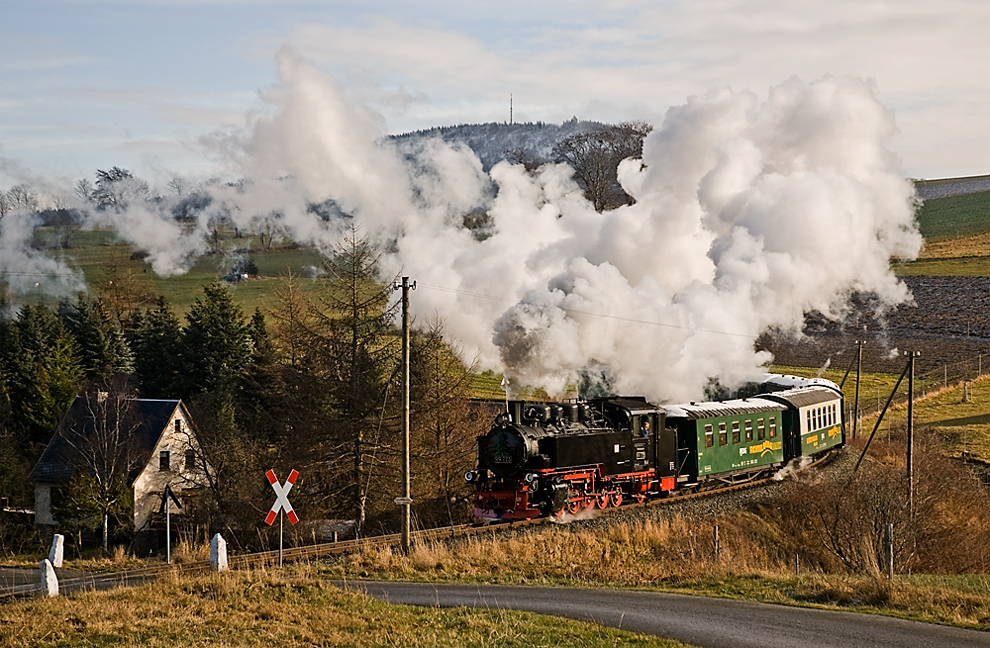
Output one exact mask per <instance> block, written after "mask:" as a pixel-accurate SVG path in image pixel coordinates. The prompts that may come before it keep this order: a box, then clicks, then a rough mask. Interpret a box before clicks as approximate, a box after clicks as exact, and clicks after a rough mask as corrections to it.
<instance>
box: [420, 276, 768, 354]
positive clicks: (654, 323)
mask: <svg viewBox="0 0 990 648" xmlns="http://www.w3.org/2000/svg"><path fill="white" fill-rule="evenodd" d="M418 283H419V285H420V286H421V287H424V288H428V289H432V290H436V291H438V292H447V293H453V294H457V295H464V296H467V297H475V298H478V299H487V300H490V301H499V302H503V303H509V304H514V303H517V301H518V300H515V299H509V298H507V297H498V296H495V295H487V294H485V293H479V292H474V291H468V290H461V289H459V288H450V287H449V286H437V285H434V284H428V283H424V282H422V281H420V282H418ZM560 308H561V310H563V311H565V312H567V313H568V314H571V313H573V314H576V315H587V316H589V317H600V318H602V319H610V320H616V321H620V322H629V323H632V324H646V325H648V326H659V327H662V328H671V329H678V330H683V331H692V332H695V333H710V334H712V335H725V336H729V337H741V338H746V339H750V340H756V339H757V338H758V337H759V336H757V335H752V334H750V333H733V332H732V331H716V330H714V329H704V328H697V327H691V326H684V325H682V324H667V323H665V322H657V321H655V320H645V319H638V318H635V317H622V316H621V315H610V314H608V313H594V312H591V311H585V310H579V309H576V308H570V307H566V306H561V307H560Z"/></svg>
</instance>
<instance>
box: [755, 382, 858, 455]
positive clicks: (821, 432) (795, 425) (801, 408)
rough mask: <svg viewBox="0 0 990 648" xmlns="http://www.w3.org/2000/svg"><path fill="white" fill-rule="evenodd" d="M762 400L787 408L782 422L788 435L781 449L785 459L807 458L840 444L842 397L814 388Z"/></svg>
mask: <svg viewBox="0 0 990 648" xmlns="http://www.w3.org/2000/svg"><path fill="white" fill-rule="evenodd" d="M762 398H765V399H767V400H773V401H776V402H779V403H782V404H784V405H786V406H788V407H787V415H786V416H787V418H786V419H785V421H784V422H785V425H786V427H787V429H788V430H790V431H791V434H789V435H788V436H787V439H786V443H787V444H788V446H787V447H786V448H785V451H786V453H787V455H788V456H789V457H799V456H806V457H810V456H812V455H816V454H818V453H819V452H822V451H823V450H828V449H830V448H834V447H836V446H839V445H842V443H843V442H844V439H845V437H844V435H843V430H844V421H843V409H842V395H841V394H839V393H836V392H835V391H834V390H832V389H828V388H826V387H818V386H814V387H805V388H804V389H792V390H789V391H783V392H776V393H772V394H764V395H763V396H762Z"/></svg>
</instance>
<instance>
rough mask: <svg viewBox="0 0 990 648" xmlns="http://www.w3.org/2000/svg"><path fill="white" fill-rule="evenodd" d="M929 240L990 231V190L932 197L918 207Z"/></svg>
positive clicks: (920, 222)
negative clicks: (945, 196)
mask: <svg viewBox="0 0 990 648" xmlns="http://www.w3.org/2000/svg"><path fill="white" fill-rule="evenodd" d="M918 226H919V228H920V229H921V235H922V236H923V237H924V238H925V240H926V241H934V240H938V239H946V238H961V237H968V236H972V235H974V234H980V233H983V232H986V231H988V230H990V191H982V192H978V193H971V194H963V195H959V196H950V197H947V198H931V199H929V200H926V201H925V202H924V204H923V205H922V206H921V208H920V209H919V210H918Z"/></svg>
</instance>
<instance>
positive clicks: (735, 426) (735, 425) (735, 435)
mask: <svg viewBox="0 0 990 648" xmlns="http://www.w3.org/2000/svg"><path fill="white" fill-rule="evenodd" d="M732 444H733V445H738V444H739V421H733V422H732Z"/></svg>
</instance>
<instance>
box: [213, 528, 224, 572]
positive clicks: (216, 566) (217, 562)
mask: <svg viewBox="0 0 990 648" xmlns="http://www.w3.org/2000/svg"><path fill="white" fill-rule="evenodd" d="M227 569H228V566H227V541H226V540H224V539H223V536H221V535H220V534H219V533H218V534H216V535H215V536H213V540H211V541H210V571H212V572H221V571H227Z"/></svg>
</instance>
